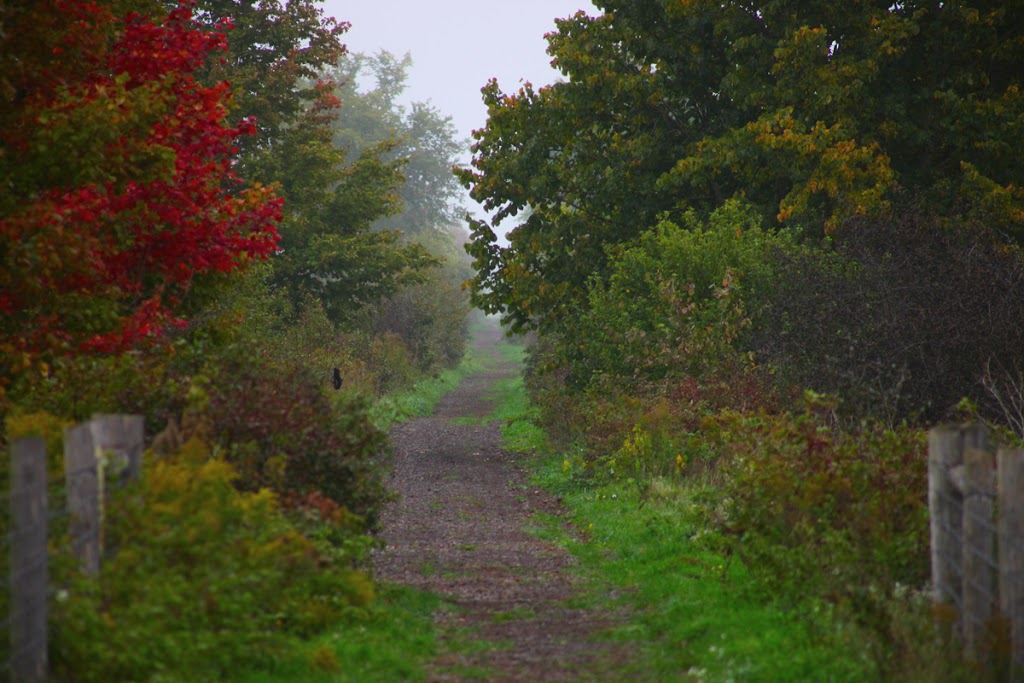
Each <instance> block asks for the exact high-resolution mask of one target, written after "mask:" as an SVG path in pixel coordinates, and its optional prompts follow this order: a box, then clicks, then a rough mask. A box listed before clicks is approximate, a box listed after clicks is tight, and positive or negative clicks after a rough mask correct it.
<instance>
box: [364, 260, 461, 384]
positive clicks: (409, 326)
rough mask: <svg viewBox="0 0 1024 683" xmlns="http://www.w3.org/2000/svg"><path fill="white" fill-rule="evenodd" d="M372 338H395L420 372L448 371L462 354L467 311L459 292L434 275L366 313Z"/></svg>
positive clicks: (456, 288)
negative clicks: (400, 341) (407, 350)
mask: <svg viewBox="0 0 1024 683" xmlns="http://www.w3.org/2000/svg"><path fill="white" fill-rule="evenodd" d="M367 314H368V317H369V321H368V323H367V328H368V329H369V330H370V332H371V333H372V334H373V335H375V336H380V335H384V334H393V335H397V336H398V338H399V339H401V340H402V343H403V344H404V345H405V347H406V348H407V349H409V352H410V355H411V356H412V361H413V363H414V365H415V366H416V367H417V368H418V369H419V370H421V371H431V370H434V369H437V368H449V367H452V366H454V365H455V364H457V363H458V362H459V360H460V359H461V358H462V356H463V354H464V353H465V348H466V337H467V334H468V333H467V327H468V315H469V307H468V306H467V304H466V300H465V297H464V296H463V294H462V290H461V289H460V288H458V287H457V286H455V285H453V284H451V283H450V282H448V281H447V280H446V279H445V278H443V277H441V274H440V273H435V274H434V276H433V277H431V278H430V279H429V280H428V281H427V282H424V283H423V284H419V285H414V286H411V287H406V288H405V289H402V290H400V291H399V292H397V293H396V294H394V295H393V296H391V297H390V298H388V299H386V300H384V301H382V302H380V303H378V304H377V305H375V306H373V307H371V308H370V310H368V311H367Z"/></svg>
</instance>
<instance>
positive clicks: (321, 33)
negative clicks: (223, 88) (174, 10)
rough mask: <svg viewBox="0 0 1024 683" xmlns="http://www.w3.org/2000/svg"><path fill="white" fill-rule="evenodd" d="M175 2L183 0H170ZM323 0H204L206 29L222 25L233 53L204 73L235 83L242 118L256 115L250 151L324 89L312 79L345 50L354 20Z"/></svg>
mask: <svg viewBox="0 0 1024 683" xmlns="http://www.w3.org/2000/svg"><path fill="white" fill-rule="evenodd" d="M164 4H165V5H166V6H167V7H168V8H170V7H174V6H176V5H177V1H176V0H164ZM319 4H320V2H319V0H287V2H283V1H282V0H197V1H196V3H195V8H196V14H197V17H198V18H199V19H200V20H201V21H202V22H203V23H204V25H205V27H206V28H207V30H211V31H220V32H223V33H224V34H225V35H226V37H227V41H228V52H227V55H218V56H217V58H214V59H210V60H208V62H207V65H206V68H205V69H204V71H203V72H202V73H201V74H200V77H201V78H202V79H203V80H204V81H206V82H208V83H219V82H221V81H227V82H229V83H231V85H232V88H233V91H234V95H235V98H234V99H235V106H234V110H233V116H234V117H235V118H236V119H242V118H248V117H253V118H255V119H256V122H257V128H258V133H257V135H256V137H255V138H254V139H253V140H252V141H250V142H249V143H247V144H246V145H245V146H244V147H243V160H244V158H245V154H244V153H245V152H251V151H255V150H257V149H260V148H263V147H266V146H267V145H270V144H274V143H275V142H276V141H278V140H279V139H280V138H281V136H282V135H284V134H285V131H286V129H287V128H288V127H289V126H291V125H292V124H293V123H294V122H295V121H296V120H297V119H298V118H300V117H301V116H302V115H303V112H304V111H305V110H306V109H307V108H308V107H309V106H310V105H311V104H312V102H313V101H314V100H315V99H316V98H317V97H319V96H320V95H321V94H322V91H319V90H317V89H316V88H313V87H311V85H312V84H313V83H315V82H316V77H317V74H318V73H319V72H320V70H322V69H323V68H324V67H325V66H327V65H330V64H334V63H335V62H336V61H337V60H338V59H339V58H340V57H341V55H343V54H344V53H345V46H344V44H342V42H341V39H342V36H343V35H344V33H345V32H346V31H347V30H348V28H349V24H348V23H346V22H340V23H339V22H338V21H336V20H335V19H334V18H332V17H327V16H325V15H324V12H323V10H322V9H321V8H320V7H319V6H318V5H319Z"/></svg>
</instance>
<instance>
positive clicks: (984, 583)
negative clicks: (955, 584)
mask: <svg viewBox="0 0 1024 683" xmlns="http://www.w3.org/2000/svg"><path fill="white" fill-rule="evenodd" d="M994 468H995V457H994V456H993V455H992V454H991V453H989V452H988V451H982V450H979V449H977V448H969V449H967V451H966V453H964V472H963V482H964V489H963V494H964V503H963V533H964V541H963V572H964V573H963V599H964V602H963V611H962V615H961V620H962V623H963V632H964V646H965V648H966V653H967V656H968V658H970V659H972V660H974V661H979V662H980V661H984V660H985V659H986V656H987V653H986V652H985V640H986V635H987V634H988V633H989V629H990V628H991V626H992V617H993V614H992V606H993V602H994V601H995V600H994V599H995V587H996V583H995V574H996V567H997V566H998V565H997V564H996V528H995V521H994V519H993V517H992V514H993V498H994V496H995V471H994Z"/></svg>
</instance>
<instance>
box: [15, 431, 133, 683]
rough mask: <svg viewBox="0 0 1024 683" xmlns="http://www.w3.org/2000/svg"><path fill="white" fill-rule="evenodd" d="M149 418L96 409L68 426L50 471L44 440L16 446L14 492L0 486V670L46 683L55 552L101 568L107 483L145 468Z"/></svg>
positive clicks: (88, 569)
mask: <svg viewBox="0 0 1024 683" xmlns="http://www.w3.org/2000/svg"><path fill="white" fill-rule="evenodd" d="M142 449H143V419H142V418H141V417H139V416H133V415H98V416H96V417H94V418H93V419H92V420H91V421H89V422H87V423H84V424H81V425H78V426H76V427H72V428H69V429H67V430H65V432H64V461H63V466H62V467H60V468H59V469H60V470H61V471H60V472H58V473H53V472H48V465H47V457H46V443H45V442H44V440H43V439H42V438H41V437H38V436H33V437H27V438H23V439H18V440H15V441H13V442H12V443H11V447H10V468H9V490H8V491H4V492H0V505H2V509H3V510H4V511H6V512H7V516H6V517H2V518H0V520H2V526H0V570H2V571H4V572H5V573H6V574H7V575H8V576H9V577H10V580H9V582H8V583H7V591H6V592H0V676H6V677H7V678H8V680H10V681H12V683H43V682H44V681H46V678H47V674H48V669H49V662H48V649H47V643H48V637H49V634H48V630H47V628H48V626H47V624H48V618H49V606H50V605H51V604H52V601H53V599H54V598H55V596H56V595H57V593H58V592H59V591H60V590H61V587H60V586H55V585H53V583H52V582H51V580H50V564H51V562H52V560H53V556H54V554H55V553H59V552H66V551H68V550H69V551H70V552H71V553H72V555H73V556H74V558H76V560H77V562H78V565H79V569H80V571H81V572H83V573H84V574H86V575H95V574H97V573H98V572H99V568H100V561H101V558H102V550H103V525H102V519H103V501H104V491H105V486H107V485H112V486H116V485H120V484H123V483H124V482H126V481H128V480H130V479H133V478H135V477H137V476H138V475H139V473H140V470H141V464H142Z"/></svg>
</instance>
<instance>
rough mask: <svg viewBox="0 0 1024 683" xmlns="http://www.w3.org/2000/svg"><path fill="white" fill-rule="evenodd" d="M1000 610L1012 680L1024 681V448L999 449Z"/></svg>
mask: <svg viewBox="0 0 1024 683" xmlns="http://www.w3.org/2000/svg"><path fill="white" fill-rule="evenodd" d="M998 457H999V470H998V472H999V487H998V491H999V494H998V495H999V500H998V505H999V522H998V527H999V609H1000V611H1001V612H1002V615H1003V617H1005V619H1006V621H1007V622H1008V623H1009V625H1010V662H1011V664H1010V666H1011V671H1013V675H1012V680H1014V681H1020V680H1024V677H1022V676H1020V675H1019V674H1018V672H1019V671H1021V670H1024V449H1019V448H1015V449H1009V448H1000V449H999V456H998Z"/></svg>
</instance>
